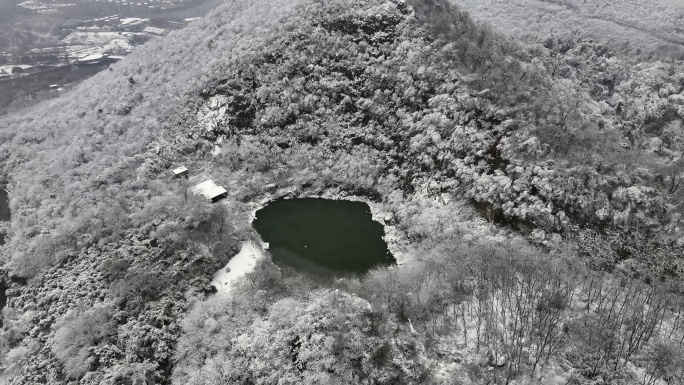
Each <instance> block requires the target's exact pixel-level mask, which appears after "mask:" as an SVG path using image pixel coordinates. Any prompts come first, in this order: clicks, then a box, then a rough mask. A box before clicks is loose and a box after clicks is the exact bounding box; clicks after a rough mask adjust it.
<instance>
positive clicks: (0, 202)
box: [0, 187, 10, 245]
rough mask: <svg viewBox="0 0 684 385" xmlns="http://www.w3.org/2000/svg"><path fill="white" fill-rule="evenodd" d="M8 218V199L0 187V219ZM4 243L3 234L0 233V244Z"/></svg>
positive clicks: (5, 192) (7, 219) (6, 219)
mask: <svg viewBox="0 0 684 385" xmlns="http://www.w3.org/2000/svg"><path fill="white" fill-rule="evenodd" d="M9 220H10V210H9V200H8V196H7V191H6V190H5V189H3V188H2V187H0V221H9ZM4 243H5V236H4V235H2V233H0V245H2V244H4Z"/></svg>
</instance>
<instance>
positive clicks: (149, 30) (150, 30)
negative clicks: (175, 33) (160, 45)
mask: <svg viewBox="0 0 684 385" xmlns="http://www.w3.org/2000/svg"><path fill="white" fill-rule="evenodd" d="M143 32H147V33H150V34H152V35H158V36H162V35H166V30H165V29H162V28H157V27H145V28H144V29H143Z"/></svg>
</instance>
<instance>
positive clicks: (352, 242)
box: [254, 198, 396, 276]
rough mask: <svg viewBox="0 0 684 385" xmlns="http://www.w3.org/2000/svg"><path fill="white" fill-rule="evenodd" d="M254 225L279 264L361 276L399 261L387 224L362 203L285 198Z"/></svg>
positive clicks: (259, 213) (268, 208)
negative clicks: (387, 238)
mask: <svg viewBox="0 0 684 385" xmlns="http://www.w3.org/2000/svg"><path fill="white" fill-rule="evenodd" d="M254 228H255V229H256V231H257V232H258V233H259V234H260V235H261V237H262V239H263V240H264V241H265V242H268V243H269V251H270V253H271V255H272V257H273V261H274V262H275V263H277V264H285V265H288V266H292V267H294V268H296V269H299V270H303V271H307V272H310V273H314V274H317V275H323V276H331V275H337V276H340V275H350V274H361V273H364V272H366V271H368V269H370V268H373V267H376V266H379V265H389V264H394V263H396V261H395V259H394V257H393V256H392V254H391V253H390V251H389V249H388V248H387V244H386V243H385V241H384V239H383V238H382V237H383V235H384V228H383V226H382V225H381V224H380V223H378V222H375V221H374V220H373V219H372V216H371V213H370V208H369V207H368V205H367V204H365V203H363V202H352V201H343V200H330V199H320V198H299V199H281V200H277V201H275V202H272V203H270V204H269V205H267V206H266V207H264V208H263V209H261V210H259V211H257V212H256V220H255V221H254Z"/></svg>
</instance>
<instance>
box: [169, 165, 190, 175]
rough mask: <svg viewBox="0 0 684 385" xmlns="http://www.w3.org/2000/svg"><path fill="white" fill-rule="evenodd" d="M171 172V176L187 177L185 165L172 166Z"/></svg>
mask: <svg viewBox="0 0 684 385" xmlns="http://www.w3.org/2000/svg"><path fill="white" fill-rule="evenodd" d="M171 173H173V176H175V177H176V178H187V177H188V169H187V168H186V167H185V166H180V167H178V168H174V169H173V170H171Z"/></svg>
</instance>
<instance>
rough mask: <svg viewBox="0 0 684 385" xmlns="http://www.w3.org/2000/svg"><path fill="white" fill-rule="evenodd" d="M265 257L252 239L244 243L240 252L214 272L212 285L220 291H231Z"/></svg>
mask: <svg viewBox="0 0 684 385" xmlns="http://www.w3.org/2000/svg"><path fill="white" fill-rule="evenodd" d="M263 257H264V252H263V251H262V250H261V248H259V247H258V246H257V245H255V244H254V243H252V242H251V241H245V242H243V243H242V248H241V249H240V252H239V253H237V254H235V256H234V257H233V258H231V259H230V261H229V262H228V264H227V265H226V266H224V267H222V268H221V270H219V271H217V272H216V273H215V274H214V277H213V279H212V281H211V285H212V286H214V287H215V288H216V290H218V292H219V293H230V291H231V289H232V287H233V286H234V285H233V284H234V282H235V281H237V280H239V279H240V278H242V277H244V276H245V274H247V273H249V272H251V271H253V270H254V267H256V264H257V262H258V261H259V260H260V259H261V258H263Z"/></svg>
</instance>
